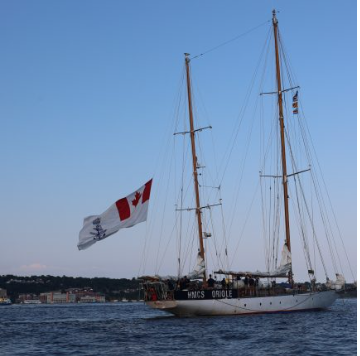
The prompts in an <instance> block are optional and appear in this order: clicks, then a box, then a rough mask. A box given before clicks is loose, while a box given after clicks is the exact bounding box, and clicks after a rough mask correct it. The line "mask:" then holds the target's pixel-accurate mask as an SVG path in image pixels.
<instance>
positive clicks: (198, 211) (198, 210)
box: [185, 53, 206, 283]
mask: <svg viewBox="0 0 360 356" xmlns="http://www.w3.org/2000/svg"><path fill="white" fill-rule="evenodd" d="M189 63H190V58H189V54H188V53H185V66H186V82H187V92H188V102H189V121H190V139H191V152H192V161H193V177H194V188H195V200H196V216H197V221H198V233H199V246H200V251H199V254H200V256H201V258H202V259H203V260H204V261H205V251H204V241H203V231H202V221H201V206H200V193H199V182H198V172H197V168H198V164H197V157H196V147H195V130H194V118H193V111H192V95H191V81H190V65H189ZM203 280H204V283H205V282H206V272H204V277H203Z"/></svg>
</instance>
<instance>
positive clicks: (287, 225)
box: [273, 10, 293, 284]
mask: <svg viewBox="0 0 360 356" xmlns="http://www.w3.org/2000/svg"><path fill="white" fill-rule="evenodd" d="M273 28H274V40H275V62H276V80H277V88H278V105H279V124H280V137H281V161H282V179H283V192H284V209H285V233H286V242H285V243H286V246H287V248H288V250H289V252H290V253H291V245H290V222H289V201H288V199H289V196H288V185H287V169H286V150H285V124H284V113H283V101H282V89H281V73H280V59H279V47H278V37H279V30H278V20H277V18H276V11H275V10H273ZM289 282H290V283H291V284H293V275H292V270H290V272H289Z"/></svg>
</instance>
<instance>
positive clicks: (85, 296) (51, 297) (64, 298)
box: [39, 288, 105, 304]
mask: <svg viewBox="0 0 360 356" xmlns="http://www.w3.org/2000/svg"><path fill="white" fill-rule="evenodd" d="M39 300H40V301H41V302H42V303H46V304H62V303H77V302H79V303H105V295H103V294H99V293H95V292H93V291H84V290H79V289H76V288H72V289H71V290H68V291H66V293H61V292H59V291H56V292H55V291H54V292H48V293H41V294H40V296H39Z"/></svg>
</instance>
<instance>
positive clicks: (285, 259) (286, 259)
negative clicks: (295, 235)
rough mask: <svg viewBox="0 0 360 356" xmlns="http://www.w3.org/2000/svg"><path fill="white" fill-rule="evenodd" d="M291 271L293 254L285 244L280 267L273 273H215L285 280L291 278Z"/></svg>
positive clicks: (218, 272)
mask: <svg viewBox="0 0 360 356" xmlns="http://www.w3.org/2000/svg"><path fill="white" fill-rule="evenodd" d="M290 271H291V253H290V251H289V249H288V247H287V245H286V244H284V246H283V249H282V252H281V262H280V265H279V267H277V268H276V269H275V270H273V271H269V272H261V271H256V272H250V271H240V272H235V271H223V270H219V271H216V272H214V273H216V274H229V275H233V276H246V275H251V276H252V277H259V278H280V277H284V278H285V277H288V276H289V272H290Z"/></svg>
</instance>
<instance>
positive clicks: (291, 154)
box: [285, 130, 337, 273]
mask: <svg viewBox="0 0 360 356" xmlns="http://www.w3.org/2000/svg"><path fill="white" fill-rule="evenodd" d="M285 136H286V140H287V143H288V147H289V151H290V156H291V159H292V163H293V166H294V169H296V170H297V167H296V164H295V162H294V156H293V153H292V149H291V145H290V142H289V135H288V131H287V130H285ZM311 176H312V177H313V176H314V172H313V171H311ZM299 186H300V187H301V192H302V197H303V201H304V202H305V204H306V206H308V205H307V202H306V197H305V193H304V190H303V188H302V183H301V180H300V179H299ZM314 186H315V182H314ZM315 193H316V196H317V198H318V201H319V208H320V215H321V218H322V221H323V225H324V229H325V236H326V239H327V241H328V246H329V250H330V255H331V259H332V263H333V267H334V269H335V273H336V270H337V264H336V259H335V255H334V251H333V247H332V244H331V240H330V238H329V235H330V236H331V234H330V233H329V231H328V227H327V224H326V223H325V221H326V211H325V212H324V210H323V208H322V207H321V204H320V200H321V194H320V193H319V192H318V190H317V188H316V186H315ZM307 209H308V208H307ZM308 216H309V219H310V213H309V211H308ZM312 224H313V222H312ZM335 251H336V249H335Z"/></svg>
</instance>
